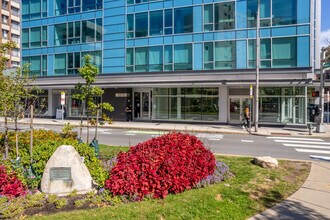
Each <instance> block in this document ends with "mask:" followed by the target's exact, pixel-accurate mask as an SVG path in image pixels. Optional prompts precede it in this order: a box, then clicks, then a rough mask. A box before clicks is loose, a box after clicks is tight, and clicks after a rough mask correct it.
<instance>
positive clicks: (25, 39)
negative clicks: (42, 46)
mask: <svg viewBox="0 0 330 220" xmlns="http://www.w3.org/2000/svg"><path fill="white" fill-rule="evenodd" d="M22 47H23V48H29V29H28V28H25V29H22Z"/></svg>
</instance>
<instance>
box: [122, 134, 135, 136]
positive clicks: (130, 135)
mask: <svg viewBox="0 0 330 220" xmlns="http://www.w3.org/2000/svg"><path fill="white" fill-rule="evenodd" d="M125 135H127V136H135V135H136V134H125Z"/></svg>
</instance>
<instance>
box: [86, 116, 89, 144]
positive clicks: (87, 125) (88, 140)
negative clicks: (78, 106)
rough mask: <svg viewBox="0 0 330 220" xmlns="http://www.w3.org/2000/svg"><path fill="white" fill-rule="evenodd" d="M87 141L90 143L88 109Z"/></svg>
mask: <svg viewBox="0 0 330 220" xmlns="http://www.w3.org/2000/svg"><path fill="white" fill-rule="evenodd" d="M86 139H87V140H86V142H87V144H89V113H88V110H87V137H86Z"/></svg>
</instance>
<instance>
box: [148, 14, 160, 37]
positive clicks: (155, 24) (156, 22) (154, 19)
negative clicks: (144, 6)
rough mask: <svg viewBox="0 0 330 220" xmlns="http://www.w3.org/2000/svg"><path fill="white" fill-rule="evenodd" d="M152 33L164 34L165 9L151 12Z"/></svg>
mask: <svg viewBox="0 0 330 220" xmlns="http://www.w3.org/2000/svg"><path fill="white" fill-rule="evenodd" d="M149 32H150V35H162V34H163V11H152V12H150V30H149Z"/></svg>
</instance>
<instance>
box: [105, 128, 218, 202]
mask: <svg viewBox="0 0 330 220" xmlns="http://www.w3.org/2000/svg"><path fill="white" fill-rule="evenodd" d="M117 160H118V162H117V164H116V165H115V167H114V168H112V170H111V171H110V174H111V176H110V178H109V179H108V180H107V181H106V184H105V185H106V188H108V189H109V190H110V191H111V192H112V193H113V194H114V195H127V196H129V197H136V196H138V199H142V198H143V197H144V196H146V195H152V196H153V198H165V197H166V195H168V194H169V193H180V192H183V191H184V190H186V189H190V188H192V187H194V186H195V185H196V184H197V183H198V182H199V181H201V180H202V179H204V178H205V177H207V176H208V175H210V174H212V173H213V172H214V169H215V158H214V156H213V154H212V153H211V152H210V151H209V150H207V149H206V148H205V147H204V146H203V143H202V142H201V141H200V140H198V139H197V138H196V137H195V136H191V135H189V134H182V133H171V134H166V135H163V136H161V137H157V138H153V139H151V140H149V141H146V142H143V143H140V144H138V145H136V146H134V147H131V148H130V150H129V151H128V152H127V153H120V154H119V155H118V157H117Z"/></svg>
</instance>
